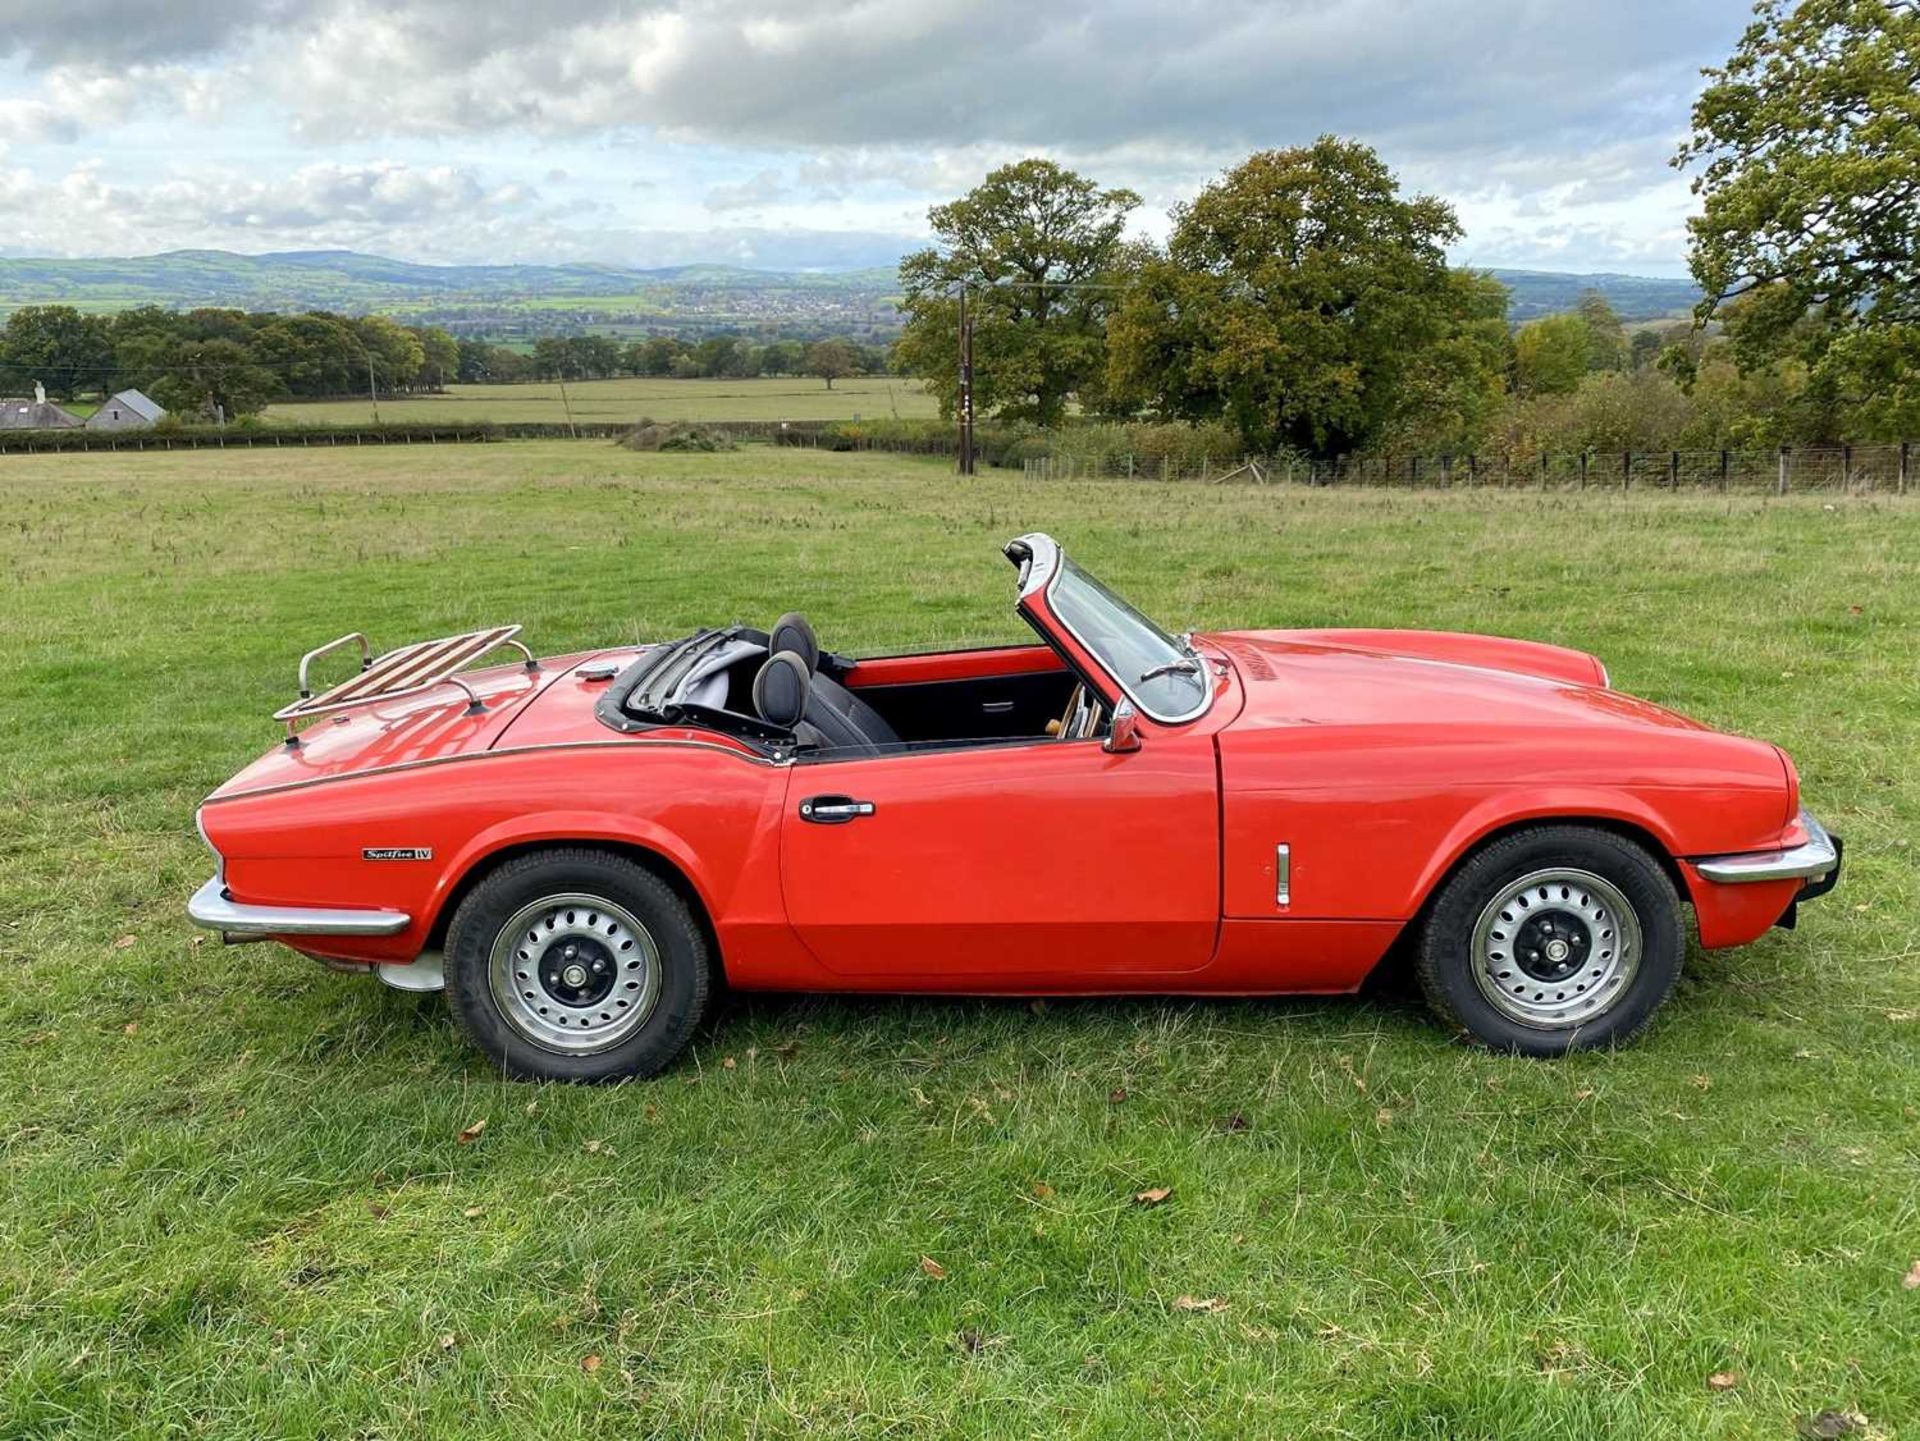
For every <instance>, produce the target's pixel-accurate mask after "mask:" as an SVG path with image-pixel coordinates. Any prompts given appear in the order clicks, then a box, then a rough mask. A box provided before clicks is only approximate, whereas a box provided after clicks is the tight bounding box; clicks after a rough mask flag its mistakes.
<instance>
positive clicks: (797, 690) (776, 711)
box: [753, 650, 826, 745]
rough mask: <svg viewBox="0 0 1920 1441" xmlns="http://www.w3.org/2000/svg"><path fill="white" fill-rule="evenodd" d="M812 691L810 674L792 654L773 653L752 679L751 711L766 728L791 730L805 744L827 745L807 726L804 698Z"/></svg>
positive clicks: (784, 652) (790, 652)
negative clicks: (775, 727) (776, 727)
mask: <svg viewBox="0 0 1920 1441" xmlns="http://www.w3.org/2000/svg"><path fill="white" fill-rule="evenodd" d="M812 689H813V675H812V673H811V672H810V671H809V670H808V669H807V667H806V664H805V663H804V662H803V661H802V660H801V659H800V657H799V656H797V655H795V654H794V653H793V652H792V651H785V650H783V651H775V652H774V653H773V654H772V655H770V656H768V657H767V658H766V659H765V660H764V661H762V662H761V663H760V669H759V670H758V671H756V672H754V677H753V708H754V710H755V711H756V712H758V713H759V716H760V719H761V720H763V721H765V722H766V723H767V724H768V725H776V726H781V727H783V728H785V729H787V730H790V731H792V732H793V734H794V738H795V739H796V740H799V741H801V742H803V743H805V744H808V745H823V744H825V743H826V741H825V737H823V736H822V735H821V734H820V732H819V731H817V730H816V729H814V727H812V726H811V725H809V724H807V721H806V713H807V695H808V692H809V691H811V690H812Z"/></svg>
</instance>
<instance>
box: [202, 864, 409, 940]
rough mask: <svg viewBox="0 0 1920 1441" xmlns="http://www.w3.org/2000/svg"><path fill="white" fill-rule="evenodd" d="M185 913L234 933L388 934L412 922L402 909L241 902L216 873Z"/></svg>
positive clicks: (260, 934)
mask: <svg viewBox="0 0 1920 1441" xmlns="http://www.w3.org/2000/svg"><path fill="white" fill-rule="evenodd" d="M187 915H188V917H189V918H190V919H191V920H192V921H193V923H194V924H195V925H196V926H204V927H206V929H208V930H210V931H221V932H224V933H227V934H231V935H237V936H392V935H398V934H399V933H400V932H401V931H404V930H405V929H406V928H407V927H408V926H410V925H412V924H413V917H412V916H410V915H408V914H407V913H406V912H405V911H359V910H354V911H346V910H326V909H323V908H321V907H319V906H248V905H242V904H241V903H240V902H238V901H236V900H234V899H233V898H232V897H231V896H229V895H228V894H227V888H226V887H225V886H224V885H222V884H221V882H220V877H218V876H215V877H214V878H213V879H212V880H210V881H208V882H207V883H206V884H205V885H204V886H202V887H200V889H199V890H197V891H195V892H194V893H193V899H192V900H190V901H188V902H187Z"/></svg>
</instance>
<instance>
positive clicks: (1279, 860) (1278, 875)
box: [1273, 843, 1293, 906]
mask: <svg viewBox="0 0 1920 1441" xmlns="http://www.w3.org/2000/svg"><path fill="white" fill-rule="evenodd" d="M1273 903H1274V904H1275V905H1276V906H1290V905H1292V904H1293V847H1292V846H1290V845H1286V844H1284V843H1283V844H1281V845H1277V846H1275V847H1274V848H1273Z"/></svg>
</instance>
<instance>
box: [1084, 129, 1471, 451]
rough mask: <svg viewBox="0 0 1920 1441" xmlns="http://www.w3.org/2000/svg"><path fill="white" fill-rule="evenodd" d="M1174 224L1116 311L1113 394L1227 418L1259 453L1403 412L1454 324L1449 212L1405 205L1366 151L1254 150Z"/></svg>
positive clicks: (1338, 145) (1326, 439) (1349, 438)
mask: <svg viewBox="0 0 1920 1441" xmlns="http://www.w3.org/2000/svg"><path fill="white" fill-rule="evenodd" d="M1173 220H1174V228H1173V234H1172V236H1171V237H1170V239H1169V241H1168V244H1167V251H1166V254H1165V255H1164V256H1160V257H1156V258H1154V259H1152V260H1150V261H1148V262H1147V263H1146V264H1145V265H1144V266H1143V267H1142V269H1141V272H1140V275H1139V279H1138V281H1137V282H1136V283H1135V285H1134V286H1133V287H1132V289H1131V290H1130V291H1129V293H1128V295H1127V297H1126V300H1125V301H1124V302H1123V304H1122V306H1121V308H1120V312H1119V314H1118V315H1116V316H1115V318H1114V321H1113V325H1112V328H1111V333H1110V338H1109V344H1110V350H1111V358H1110V362H1109V378H1110V383H1111V385H1112V388H1113V390H1114V392H1115V394H1116V396H1118V397H1124V398H1128V399H1133V400H1138V401H1140V402H1142V403H1145V404H1149V405H1151V406H1152V407H1153V408H1155V409H1156V410H1158V411H1159V412H1161V413H1162V414H1164V415H1168V416H1173V417H1178V418H1182V419H1189V420H1201V419H1207V418H1211V417H1224V418H1225V419H1227V420H1228V421H1229V422H1231V423H1232V425H1233V426H1234V427H1235V428H1236V429H1237V430H1238V431H1239V432H1240V434H1241V436H1242V437H1243V439H1244V440H1245V441H1246V443H1247V444H1248V445H1249V446H1250V447H1253V448H1258V449H1262V450H1265V449H1272V448H1277V447H1293V448H1296V449H1300V450H1304V451H1308V452H1310V453H1312V454H1315V455H1320V456H1331V455H1336V454H1341V453H1344V452H1347V451H1351V450H1357V449H1361V448H1363V447H1365V446H1366V445H1368V444H1369V443H1370V442H1372V441H1373V440H1374V439H1375V438H1376V437H1378V436H1380V435H1381V434H1383V433H1384V432H1385V431H1386V429H1387V428H1388V427H1389V426H1390V425H1391V424H1393V423H1394V422H1395V421H1396V420H1397V419H1399V418H1400V417H1402V416H1403V414H1404V407H1405V401H1406V390H1407V386H1408V383H1409V379H1410V376H1411V375H1412V374H1413V373H1414V372H1415V371H1416V370H1417V369H1418V367H1419V366H1420V365H1421V364H1422V357H1423V353H1424V352H1425V351H1426V350H1427V348H1428V347H1429V346H1432V345H1434V344H1435V343H1436V342H1438V341H1440V340H1442V339H1444V338H1446V337H1447V336H1449V335H1452V334H1455V333H1457V327H1458V325H1459V315H1458V307H1459V305H1460V304H1461V301H1462V298H1463V297H1462V294H1461V292H1460V290H1459V289H1458V288H1457V287H1456V286H1454V285H1453V284H1452V283H1450V281H1449V278H1448V271H1447V264H1446V257H1445V255H1444V254H1443V252H1442V247H1443V246H1444V245H1445V244H1446V243H1447V242H1449V241H1451V240H1453V239H1455V238H1456V237H1457V236H1458V235H1459V233H1460V230H1459V225H1458V222H1457V221H1456V220H1455V219H1454V214H1453V210H1452V208H1451V207H1449V206H1448V205H1446V204H1444V203H1443V202H1441V201H1439V200H1436V199H1433V198H1432V197H1430V196H1416V197H1414V198H1412V199H1402V198H1401V196H1400V188H1399V185H1398V183H1397V182H1396V181H1395V180H1394V178H1393V175H1392V174H1391V172H1389V171H1388V170H1387V168H1386V166H1384V165H1383V164H1381V162H1380V159H1379V157H1378V156H1377V155H1375V154H1374V152H1373V151H1372V150H1371V149H1369V148H1368V147H1367V146H1365V145H1361V144H1358V143H1355V142H1351V141H1344V140H1340V139H1337V138H1335V137H1333V136H1322V137H1321V138H1320V139H1319V140H1317V141H1316V142H1314V144H1312V145H1311V146H1307V147H1304V148H1296V149H1290V150H1268V151H1263V152H1261V153H1259V154H1256V155H1253V156H1251V157H1250V158H1248V159H1247V160H1246V161H1245V162H1244V163H1242V164H1241V165H1239V166H1238V167H1236V168H1235V169H1233V170H1230V171H1228V172H1227V174H1226V175H1224V176H1222V177H1221V178H1220V179H1219V180H1217V181H1215V182H1214V183H1213V184H1211V185H1209V186H1207V188H1206V189H1204V190H1203V191H1201V193H1200V194H1199V196H1198V197H1197V198H1195V200H1194V201H1193V203H1192V204H1190V205H1185V206H1181V207H1179V208H1177V209H1176V210H1175V211H1174V214H1173Z"/></svg>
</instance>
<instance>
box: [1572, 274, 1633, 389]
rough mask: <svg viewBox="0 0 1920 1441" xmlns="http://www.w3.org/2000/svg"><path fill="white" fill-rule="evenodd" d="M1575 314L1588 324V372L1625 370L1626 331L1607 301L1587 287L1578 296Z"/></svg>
mask: <svg viewBox="0 0 1920 1441" xmlns="http://www.w3.org/2000/svg"><path fill="white" fill-rule="evenodd" d="M1574 313H1575V314H1577V315H1578V316H1579V317H1580V318H1581V319H1582V320H1584V321H1586V323H1587V368H1588V369H1589V370H1625V369H1626V368H1627V328H1626V326H1624V325H1622V324H1621V323H1620V314H1619V312H1618V311H1616V310H1615V309H1614V308H1613V306H1612V304H1611V303H1609V302H1608V300H1607V297H1606V296H1604V295H1602V294H1601V293H1600V292H1599V291H1597V290H1595V289H1593V287H1591V286H1589V287H1587V289H1585V290H1583V291H1581V292H1580V304H1579V305H1578V306H1577V307H1575V311H1574Z"/></svg>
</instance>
